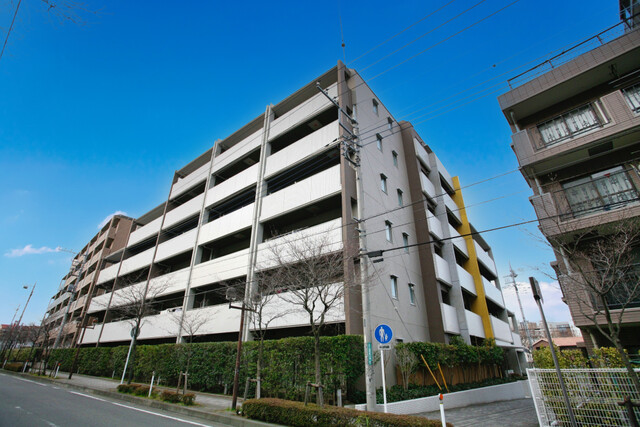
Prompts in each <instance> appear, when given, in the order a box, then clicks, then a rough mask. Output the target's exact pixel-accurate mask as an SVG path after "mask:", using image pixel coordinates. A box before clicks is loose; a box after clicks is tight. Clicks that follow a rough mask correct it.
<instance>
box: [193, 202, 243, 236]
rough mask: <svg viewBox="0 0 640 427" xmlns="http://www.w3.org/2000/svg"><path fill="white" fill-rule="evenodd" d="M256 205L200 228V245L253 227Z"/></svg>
mask: <svg viewBox="0 0 640 427" xmlns="http://www.w3.org/2000/svg"><path fill="white" fill-rule="evenodd" d="M254 208H255V203H251V204H250V205H247V206H245V207H243V208H240V209H238V210H237V211H233V212H231V213H230V214H227V215H224V216H221V217H220V218H217V219H215V220H213V221H211V222H210V223H208V224H205V225H203V226H202V227H201V228H200V235H199V236H198V245H202V244H204V243H207V242H211V241H212V240H217V239H220V238H221V237H224V236H228V235H230V234H233V233H235V232H237V231H240V230H243V229H245V228H249V227H251V222H252V219H253V209H254Z"/></svg>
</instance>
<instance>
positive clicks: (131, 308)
mask: <svg viewBox="0 0 640 427" xmlns="http://www.w3.org/2000/svg"><path fill="white" fill-rule="evenodd" d="M168 287H169V284H168V282H166V281H165V282H163V281H158V280H157V279H155V280H151V281H149V282H148V285H147V283H146V282H144V283H136V284H133V285H128V286H125V287H123V288H120V289H118V290H116V291H115V294H114V296H113V299H112V301H111V306H110V307H109V309H110V310H111V312H112V313H113V314H114V316H116V317H120V318H121V319H122V320H123V321H126V322H127V323H129V324H130V325H131V331H132V332H131V339H132V343H131V357H130V358H129V366H133V364H134V362H135V355H136V346H137V343H138V336H139V335H140V331H141V329H142V327H143V326H144V323H145V322H144V321H145V318H146V317H147V316H151V315H154V314H158V310H157V309H156V308H154V302H155V301H156V300H157V298H158V297H159V296H160V295H161V294H162V293H163V292H164V291H165V290H166V289H167V288H168ZM132 380H133V369H131V370H130V371H129V376H128V379H127V383H128V384H131V381H132Z"/></svg>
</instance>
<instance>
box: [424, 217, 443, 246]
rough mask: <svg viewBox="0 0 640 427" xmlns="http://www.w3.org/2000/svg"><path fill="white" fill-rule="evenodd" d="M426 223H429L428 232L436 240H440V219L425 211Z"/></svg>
mask: <svg viewBox="0 0 640 427" xmlns="http://www.w3.org/2000/svg"><path fill="white" fill-rule="evenodd" d="M427 222H428V223H429V232H430V233H431V234H433V235H434V236H435V237H437V238H438V239H442V222H441V221H440V219H439V218H438V217H437V216H435V215H434V214H432V213H431V212H429V211H427Z"/></svg>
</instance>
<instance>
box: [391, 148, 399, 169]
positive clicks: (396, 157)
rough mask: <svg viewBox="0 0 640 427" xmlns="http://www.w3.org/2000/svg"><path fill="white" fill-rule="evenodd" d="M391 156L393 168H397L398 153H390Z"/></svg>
mask: <svg viewBox="0 0 640 427" xmlns="http://www.w3.org/2000/svg"><path fill="white" fill-rule="evenodd" d="M391 156H392V157H393V166H395V167H398V153H396V152H395V151H392V152H391Z"/></svg>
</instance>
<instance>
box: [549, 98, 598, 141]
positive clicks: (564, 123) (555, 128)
mask: <svg viewBox="0 0 640 427" xmlns="http://www.w3.org/2000/svg"><path fill="white" fill-rule="evenodd" d="M601 126H602V121H601V119H600V117H598V114H597V113H596V110H595V108H594V107H593V105H592V104H587V105H583V106H581V107H578V108H574V109H573V110H571V111H567V112H566V113H564V114H561V115H560V116H558V117H555V118H553V119H551V120H548V121H546V122H544V123H540V124H539V125H538V131H539V132H540V136H541V137H542V141H541V142H542V146H543V147H542V148H546V147H550V146H552V145H555V144H558V143H560V142H562V141H565V140H567V139H570V138H573V137H574V136H576V135H579V134H582V133H584V132H588V131H590V130H592V129H595V128H598V127H601Z"/></svg>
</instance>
